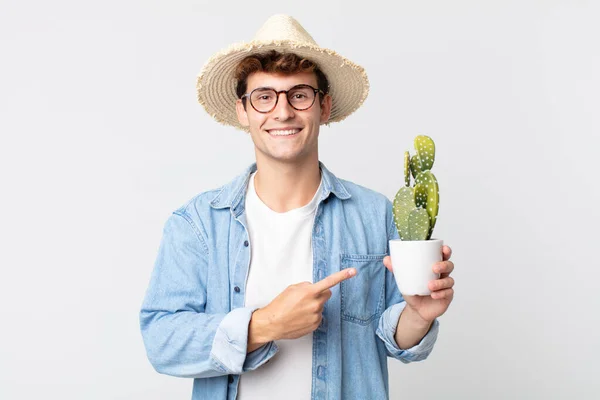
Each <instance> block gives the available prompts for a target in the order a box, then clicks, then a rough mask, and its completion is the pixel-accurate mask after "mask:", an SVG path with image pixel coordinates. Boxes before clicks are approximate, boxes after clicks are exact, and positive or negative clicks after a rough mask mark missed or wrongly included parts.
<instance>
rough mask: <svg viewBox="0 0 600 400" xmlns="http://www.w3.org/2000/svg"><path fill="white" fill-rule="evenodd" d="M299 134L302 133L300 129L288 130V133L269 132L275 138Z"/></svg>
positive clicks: (279, 131) (280, 131)
mask: <svg viewBox="0 0 600 400" xmlns="http://www.w3.org/2000/svg"><path fill="white" fill-rule="evenodd" d="M298 132H300V129H290V130H286V131H282V130H272V131H269V133H270V134H271V135H273V136H287V135H293V134H295V133H298Z"/></svg>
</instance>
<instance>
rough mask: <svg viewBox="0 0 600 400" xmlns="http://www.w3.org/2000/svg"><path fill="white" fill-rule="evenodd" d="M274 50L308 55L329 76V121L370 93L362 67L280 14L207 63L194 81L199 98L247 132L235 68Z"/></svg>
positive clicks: (212, 112)
mask: <svg viewBox="0 0 600 400" xmlns="http://www.w3.org/2000/svg"><path fill="white" fill-rule="evenodd" d="M270 50H277V51H279V52H281V53H290V52H291V53H294V54H297V55H298V56H300V57H303V58H307V59H309V60H311V61H313V62H315V63H316V64H317V65H318V66H319V68H320V69H321V71H323V73H324V74H325V75H326V76H327V79H328V80H329V94H330V95H331V97H332V109H331V116H330V118H329V121H328V122H327V123H330V122H339V121H342V120H343V119H345V118H346V117H348V116H349V115H350V114H352V113H353V112H354V111H356V110H357V109H358V108H359V107H360V106H361V105H362V104H363V102H364V101H365V99H366V98H367V96H368V94H369V80H368V78H367V74H366V72H365V70H364V68H362V67H361V66H359V65H357V64H355V63H353V62H352V61H350V60H348V59H347V58H345V57H343V56H341V55H339V54H337V53H336V52H335V51H333V50H329V49H326V48H322V47H319V46H318V45H317V44H316V42H315V41H314V39H313V38H312V37H311V36H310V35H309V34H308V32H306V30H305V29H304V28H303V27H302V26H301V25H300V24H299V23H298V21H296V20H295V19H294V18H292V17H290V16H287V15H283V14H278V15H274V16H272V17H271V18H269V19H268V20H267V22H265V24H264V25H263V26H262V27H261V28H260V29H259V31H258V32H257V33H256V35H255V37H254V39H253V40H252V41H251V42H248V43H236V44H233V45H231V46H229V47H227V48H226V49H224V50H221V51H220V52H218V53H216V54H215V55H213V56H212V57H211V58H210V59H209V60H208V61H207V62H206V63H205V64H204V67H203V68H202V70H201V71H200V73H199V75H198V78H197V82H196V89H197V95H198V102H199V103H200V104H201V105H202V106H203V107H204V109H205V110H206V112H208V114H209V115H211V116H212V117H213V118H214V119H215V120H216V121H218V122H220V123H222V124H225V125H231V126H234V127H236V128H238V129H241V130H243V131H247V130H248V129H247V128H246V127H244V126H242V125H241V124H240V123H239V122H238V119H237V114H236V110H235V102H236V100H237V96H236V93H235V89H236V84H237V82H236V80H235V77H234V71H235V68H236V67H237V65H238V64H239V62H240V61H241V60H242V59H243V58H245V57H246V56H248V55H251V54H257V53H263V52H268V51H270Z"/></svg>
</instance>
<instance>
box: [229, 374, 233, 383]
mask: <svg viewBox="0 0 600 400" xmlns="http://www.w3.org/2000/svg"><path fill="white" fill-rule="evenodd" d="M229 383H233V376H232V375H229Z"/></svg>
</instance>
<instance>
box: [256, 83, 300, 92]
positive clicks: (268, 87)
mask: <svg viewBox="0 0 600 400" xmlns="http://www.w3.org/2000/svg"><path fill="white" fill-rule="evenodd" d="M305 85H306V86H312V85H311V84H310V83H297V84H295V85H292V86H290V87H289V88H287V89H286V90H290V89H291V88H293V87H296V86H305ZM256 89H273V90H275V91H277V89H275V88H274V87H273V86H257V87H255V88H254V89H250V90H248V92H251V91H253V90H256Z"/></svg>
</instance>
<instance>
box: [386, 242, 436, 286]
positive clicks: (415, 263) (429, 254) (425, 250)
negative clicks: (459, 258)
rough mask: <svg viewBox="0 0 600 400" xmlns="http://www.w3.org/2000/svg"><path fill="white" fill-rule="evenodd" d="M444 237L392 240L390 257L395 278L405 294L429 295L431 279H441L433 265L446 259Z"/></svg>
mask: <svg viewBox="0 0 600 400" xmlns="http://www.w3.org/2000/svg"><path fill="white" fill-rule="evenodd" d="M443 245H444V241H443V240H442V239H429V240H400V239H395V240H390V257H391V259H392V268H393V270H394V278H396V284H397V285H398V289H399V290H400V293H402V294H403V295H420V296H427V295H430V294H431V291H430V290H429V288H428V287H427V285H428V283H429V281H432V280H435V279H439V277H440V274H436V273H435V272H433V265H434V264H435V263H437V262H440V261H442V260H443V259H444V255H443V253H442V246H443Z"/></svg>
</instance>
